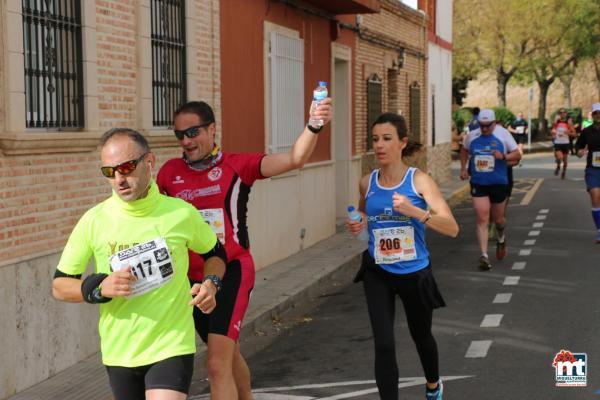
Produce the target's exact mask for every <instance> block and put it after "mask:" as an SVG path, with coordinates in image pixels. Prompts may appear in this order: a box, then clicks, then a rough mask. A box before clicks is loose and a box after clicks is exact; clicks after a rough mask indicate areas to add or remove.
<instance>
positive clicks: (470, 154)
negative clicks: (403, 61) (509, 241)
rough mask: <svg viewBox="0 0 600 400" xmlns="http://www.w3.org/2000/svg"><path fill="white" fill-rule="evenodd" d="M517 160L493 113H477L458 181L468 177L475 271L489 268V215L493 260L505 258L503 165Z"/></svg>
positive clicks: (505, 178)
mask: <svg viewBox="0 0 600 400" xmlns="http://www.w3.org/2000/svg"><path fill="white" fill-rule="evenodd" d="M520 159H521V153H520V152H519V148H518V146H517V143H516V142H515V139H513V137H512V136H511V134H510V133H509V132H508V131H507V130H506V129H504V128H503V127H502V126H500V124H497V123H496V115H495V113H494V111H493V110H490V109H485V110H482V111H481V112H480V113H479V131H473V132H470V133H469V134H468V135H467V137H466V138H465V140H464V146H463V148H462V150H461V154H460V164H461V170H460V177H461V179H467V178H468V177H469V175H470V176H471V196H472V197H473V207H474V208H475V213H476V215H477V230H476V231H477V240H478V241H479V248H480V250H481V256H480V257H479V268H480V269H482V270H489V269H491V268H492V265H491V264H490V261H489V257H488V253H487V250H488V229H487V225H488V221H489V219H490V211H491V216H492V220H493V222H494V223H495V224H496V236H497V237H496V259H498V260H502V259H503V258H504V257H505V256H506V237H505V234H504V228H505V225H506V218H505V217H504V212H505V208H506V199H507V198H508V191H509V181H508V173H507V161H508V162H515V161H517V162H518V161H519V160H520ZM467 163H468V170H467Z"/></svg>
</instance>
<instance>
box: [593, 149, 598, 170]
mask: <svg viewBox="0 0 600 400" xmlns="http://www.w3.org/2000/svg"><path fill="white" fill-rule="evenodd" d="M592 166H593V167H598V168H600V151H594V152H593V153H592Z"/></svg>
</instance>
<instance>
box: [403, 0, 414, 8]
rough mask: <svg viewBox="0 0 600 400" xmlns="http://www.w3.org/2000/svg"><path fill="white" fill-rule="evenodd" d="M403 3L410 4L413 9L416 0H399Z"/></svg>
mask: <svg viewBox="0 0 600 400" xmlns="http://www.w3.org/2000/svg"><path fill="white" fill-rule="evenodd" d="M401 1H402V2H403V3H404V4H406V5H407V6H410V7H412V8H414V9H416V8H417V1H418V0H401Z"/></svg>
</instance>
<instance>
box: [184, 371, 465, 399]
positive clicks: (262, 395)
mask: <svg viewBox="0 0 600 400" xmlns="http://www.w3.org/2000/svg"><path fill="white" fill-rule="evenodd" d="M473 377H474V375H456V376H442V380H443V381H445V382H449V381H454V380H458V379H467V378H473ZM424 384H425V378H423V377H411V378H400V379H398V388H405V387H412V386H421V385H424ZM354 385H375V381H374V380H369V381H348V382H331V383H318V384H309V385H298V386H280V387H271V388H264V389H254V390H253V391H252V393H254V394H255V396H254V398H255V399H256V400H286V399H288V400H312V399H315V400H316V399H319V400H335V399H347V398H351V397H358V396H362V395H365V394H370V393H377V388H376V387H373V388H369V389H364V390H357V391H353V392H348V393H340V394H337V395H334V396H328V397H315V396H314V395H313V396H307V395H303V396H302V395H291V394H283V393H272V392H288V391H293V390H303V389H321V388H333V387H344V386H354ZM204 399H210V394H201V395H196V396H191V397H189V400H204Z"/></svg>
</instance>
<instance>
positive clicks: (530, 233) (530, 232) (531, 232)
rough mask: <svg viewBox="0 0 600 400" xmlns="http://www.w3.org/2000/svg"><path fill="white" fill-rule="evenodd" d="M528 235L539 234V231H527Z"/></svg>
mask: <svg viewBox="0 0 600 400" xmlns="http://www.w3.org/2000/svg"><path fill="white" fill-rule="evenodd" d="M529 236H540V231H529Z"/></svg>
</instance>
